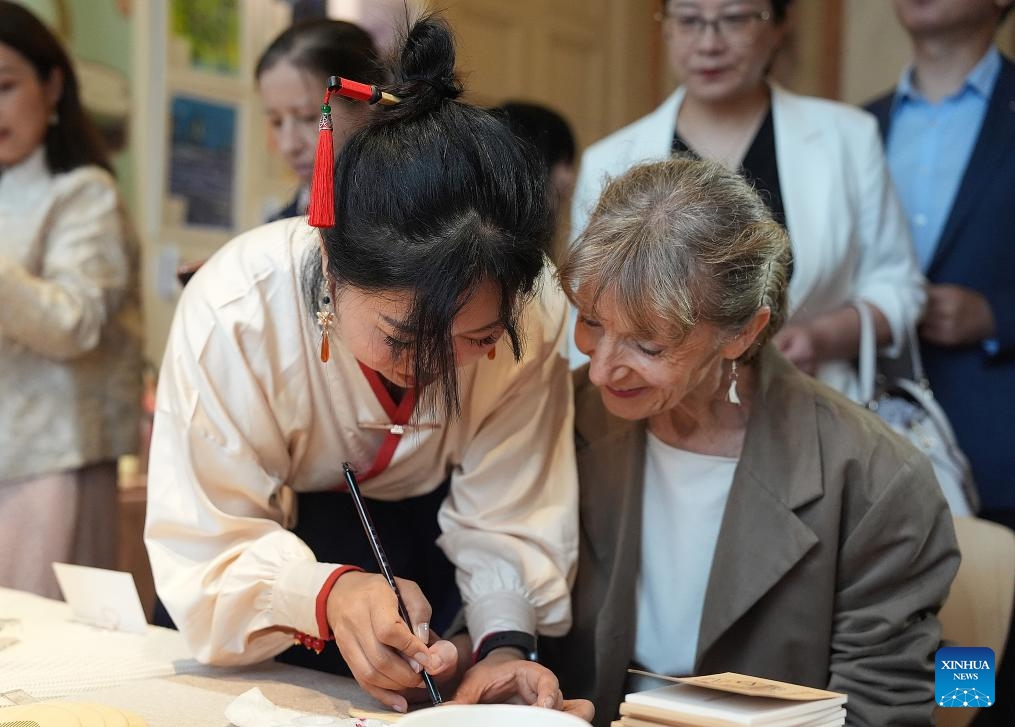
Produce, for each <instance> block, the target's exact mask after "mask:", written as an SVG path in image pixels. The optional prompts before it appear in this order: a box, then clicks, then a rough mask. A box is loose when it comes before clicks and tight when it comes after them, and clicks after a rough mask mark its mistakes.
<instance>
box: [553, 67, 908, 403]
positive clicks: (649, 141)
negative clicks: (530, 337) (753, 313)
mask: <svg viewBox="0 0 1015 727" xmlns="http://www.w3.org/2000/svg"><path fill="white" fill-rule="evenodd" d="M683 99H684V89H683V87H681V88H678V89H677V90H676V91H675V92H674V93H673V95H671V96H670V97H669V98H668V99H666V101H664V102H663V103H662V105H660V106H659V107H658V108H657V109H656V110H655V111H653V112H652V113H650V114H648V115H647V116H644V117H642V118H641V119H639V120H637V121H635V122H634V123H633V124H630V125H629V126H626V127H624V128H623V129H620V130H619V131H617V132H615V133H613V134H611V135H610V136H608V137H606V138H605V139H602V140H601V141H598V142H596V143H595V144H593V145H592V146H590V147H589V148H588V149H587V150H586V151H585V154H584V155H583V156H582V165H581V173H580V174H579V176H578V182H577V184H576V186H575V195H574V200H573V204H572V213H571V218H572V229H573V230H574V234H575V236H577V235H578V234H580V233H581V232H582V230H584V229H585V226H586V225H587V224H588V219H589V215H590V213H591V211H592V208H593V206H594V205H595V203H596V201H597V200H598V198H599V193H600V191H601V190H602V189H603V186H604V185H605V183H606V180H607V178H608V177H612V176H618V175H620V174H623V173H624V172H625V171H627V170H628V169H630V168H631V167H632V166H634V165H635V164H637V163H638V162H642V161H652V160H661V159H666V158H668V157H669V156H670V153H671V152H670V147H671V144H672V142H673V132H674V129H675V128H676V123H677V113H678V112H679V110H680V104H681V103H682V102H683ZM772 122H773V126H774V129H775V153H776V161H777V164H778V167H779V187H780V191H781V192H782V201H783V206H784V208H785V210H786V227H787V229H788V230H789V236H790V242H791V245H792V248H793V276H792V278H791V280H790V284H789V314H790V315H789V317H788V320H787V323H788V324H793V323H804V322H806V321H809V320H811V319H813V318H816V317H818V316H821V315H823V314H825V313H828V312H830V311H833V310H836V309H838V308H840V307H841V306H843V305H845V304H846V303H848V302H849V301H851V300H854V299H856V298H862V299H864V300H866V301H868V302H870V303H872V304H874V305H875V306H877V307H878V309H879V310H880V311H881V312H882V313H884V315H885V318H887V319H888V323H889V325H890V326H891V329H892V341H893V343H892V345H891V346H888V347H886V348H885V350H883V351H882V354H883V355H886V356H891V357H895V356H898V355H899V352H900V351H901V346H902V344H903V343H905V341H906V325H907V324H909V325H912V324H915V322H916V320H917V319H918V318H919V316H920V311H921V309H922V307H923V302H924V299H925V297H926V296H925V293H924V290H923V276H922V275H921V273H920V270H919V267H918V265H917V263H916V257H915V255H914V253H913V246H912V243H911V241H910V237H909V227H908V225H907V223H906V218H905V216H904V214H903V211H902V208H901V206H900V205H899V201H898V199H897V197H896V195H895V190H894V188H893V187H892V181H891V178H890V176H889V173H888V166H887V164H886V162H885V156H884V152H883V150H882V146H881V137H880V135H879V134H878V127H877V121H876V120H875V119H874V117H873V116H871V115H870V114H868V113H867V112H865V111H861V110H859V109H856V108H853V107H851V106H847V105H845V104H841V103H836V102H834V101H826V100H824V99H817V98H809V97H806V96H798V95H796V94H794V93H790V92H789V91H786V90H785V89H782V88H780V87H778V86H773V87H772ZM574 360H575V361H576V362H577V361H579V360H580V356H576V357H575V358H574ZM818 378H820V379H821V380H822V381H824V382H825V383H826V384H828V385H829V386H832V387H833V388H835V389H837V390H839V391H841V392H843V393H845V394H846V395H847V396H850V397H853V398H856V397H857V396H858V394H859V392H858V391H857V385H856V370H855V367H854V366H853V363H852V362H851V361H830V362H826V363H824V364H823V365H822V366H821V367H819V369H818Z"/></svg>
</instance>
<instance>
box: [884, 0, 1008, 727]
mask: <svg viewBox="0 0 1015 727" xmlns="http://www.w3.org/2000/svg"><path fill="white" fill-rule="evenodd" d="M1011 9H1012V0H931V1H930V2H928V1H927V0H923V1H922V2H916V0H895V12H896V15H898V18H899V21H900V22H901V23H902V26H903V27H904V28H905V29H906V32H907V33H909V35H910V37H911V39H912V41H913V62H912V64H911V65H910V66H909V67H908V68H906V69H905V70H904V71H903V73H902V76H901V78H900V79H899V84H898V86H896V88H895V89H894V90H893V91H892V92H891V93H888V94H886V95H884V96H882V97H881V98H879V99H877V100H876V101H874V102H872V103H871V104H870V105H869V106H868V109H869V110H870V111H871V112H872V113H874V115H875V116H877V118H878V121H879V122H880V123H881V129H882V132H883V133H884V136H885V149H886V151H887V155H888V163H889V165H890V167H891V170H892V176H893V178H894V180H895V185H896V187H897V188H898V190H899V196H900V198H901V200H902V205H903V207H904V208H905V210H906V215H907V218H908V220H909V226H910V230H911V231H912V234H913V241H914V243H915V245H916V251H917V256H918V258H919V261H920V265H921V267H922V268H923V271H924V274H925V275H926V276H927V279H928V281H929V283H930V287H929V288H928V298H927V308H926V310H925V311H924V314H923V318H922V320H921V321H920V329H919V332H920V353H921V354H922V356H923V365H924V368H925V371H926V375H927V378H928V379H929V380H930V384H931V386H932V387H933V389H934V393H935V396H936V397H937V399H938V401H940V402H941V406H942V407H943V408H944V410H945V412H946V413H947V414H948V418H949V420H950V421H951V423H952V426H953V427H954V428H955V435H956V437H957V438H958V440H959V445H960V446H961V447H962V449H963V451H964V452H965V453H966V455H967V456H968V457H969V463H970V465H972V468H973V479H974V480H975V481H976V486H977V489H978V490H979V493H980V502H981V503H982V509H981V511H980V512H979V515H980V517H983V518H987V519H989V520H994V521H996V522H999V523H1002V524H1004V525H1007V526H1008V527H1010V528H1015V448H1013V447H1012V436H1011V424H1010V420H1011V412H1012V407H1013V405H1015V206H1013V205H1012V203H1011V197H1012V189H1015V153H1013V152H1012V140H1013V139H1015V65H1013V64H1012V61H1011V60H1010V59H1008V58H1006V57H1005V56H1003V55H1001V53H1000V52H999V51H998V49H997V46H996V45H995V44H994V36H995V35H996V34H997V29H998V26H999V25H1000V24H1001V21H1002V20H1003V19H1004V18H1005V17H1006V16H1007V15H1008V13H1009V12H1010V11H1011ZM1012 642H1013V639H1012V637H1011V631H1009V636H1008V646H1007V648H1006V650H1005V652H1004V655H1003V658H1002V655H1001V654H998V657H999V660H1001V661H1002V664H1001V670H1000V671H999V672H998V674H997V687H998V693H999V694H1008V695H1012V694H1015V675H1013V674H1015V672H1013V668H1015V661H1013V660H1015V655H1013V653H1012V651H1013V650H1012ZM975 724H976V725H978V726H980V725H984V726H986V725H1012V724H1015V702H1013V701H1012V700H1011V699H1002V700H999V701H998V702H997V703H996V704H995V705H994V706H993V707H991V708H990V709H983V710H980V714H979V715H977V717H976V722H975Z"/></svg>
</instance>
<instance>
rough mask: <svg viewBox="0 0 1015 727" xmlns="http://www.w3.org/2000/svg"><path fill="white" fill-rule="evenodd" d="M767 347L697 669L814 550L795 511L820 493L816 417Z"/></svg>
mask: <svg viewBox="0 0 1015 727" xmlns="http://www.w3.org/2000/svg"><path fill="white" fill-rule="evenodd" d="M801 375H802V374H799V373H797V372H796V371H794V370H793V369H792V367H791V365H790V364H789V363H788V362H786V360H785V359H783V358H782V357H781V356H779V355H778V354H777V353H776V352H775V351H774V350H773V349H772V348H771V347H768V348H766V349H765V350H763V351H762V354H761V357H760V367H759V377H758V388H757V392H756V394H755V399H754V403H753V404H752V411H751V418H750V420H749V421H748V424H747V434H746V436H745V439H744V448H743V453H742V454H741V458H740V464H738V465H737V469H736V473H735V474H734V476H733V486H732V488H731V489H730V496H729V501H728V503H727V505H726V512H725V514H724V515H723V522H722V525H721V527H720V531H719V541H718V544H717V546H716V551H715V557H714V559H713V561H712V571H711V574H710V575H709V580H708V587H707V589H706V592H705V604H704V609H703V611H702V620H701V629H700V631H699V635H698V649H697V657H696V665H697V664H700V663H701V661H702V659H703V658H704V656H705V654H706V653H707V652H708V650H709V649H710V648H712V647H713V646H714V645H715V644H716V643H717V642H718V641H719V639H720V638H721V637H722V635H723V634H724V633H725V632H726V631H727V630H728V629H729V628H730V627H731V626H732V625H733V624H734V623H735V622H736V621H737V620H738V619H739V618H740V617H741V616H743V615H744V614H745V613H746V612H747V611H748V609H750V608H751V607H752V606H753V605H754V604H755V603H757V601H758V600H759V599H760V598H761V597H762V596H764V595H765V593H767V592H768V591H769V589H771V588H772V586H774V585H775V584H776V583H778V582H779V581H780V580H781V579H782V578H783V576H785V575H786V573H787V572H789V571H790V569H792V568H793V566H794V565H795V564H796V563H797V562H799V561H800V559H801V558H803V557H804V555H806V554H807V552H808V551H809V550H810V549H811V548H813V547H814V546H815V545H816V544H817V542H818V537H817V535H815V534H814V532H813V531H812V530H811V529H810V528H809V527H807V526H806V525H805V524H804V523H803V522H802V521H801V520H800V519H799V518H798V517H797V515H796V513H795V512H794V510H795V509H797V508H799V507H801V506H803V505H804V504H806V503H808V502H811V501H813V500H815V499H816V498H818V497H820V496H821V494H822V491H823V485H822V481H821V463H820V458H819V443H818V440H817V415H816V411H815V407H814V401H813V399H812V398H811V397H810V396H809V395H808V394H807V390H806V389H804V390H801V389H800V387H792V386H787V385H786V383H787V381H788V380H789V379H790V378H791V377H793V376H801Z"/></svg>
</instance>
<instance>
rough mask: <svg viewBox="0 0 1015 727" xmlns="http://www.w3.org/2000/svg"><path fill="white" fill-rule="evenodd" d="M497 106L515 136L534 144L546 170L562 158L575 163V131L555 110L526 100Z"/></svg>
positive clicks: (562, 160) (564, 161)
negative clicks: (572, 131)
mask: <svg viewBox="0 0 1015 727" xmlns="http://www.w3.org/2000/svg"><path fill="white" fill-rule="evenodd" d="M494 110H495V111H497V112H498V113H500V114H501V115H502V116H503V118H504V121H505V122H506V123H507V125H508V126H509V127H511V131H513V132H514V133H515V136H517V137H519V138H521V139H524V140H525V141H526V142H527V143H529V144H531V145H532V147H533V148H534V149H535V150H536V152H537V153H538V154H539V156H540V158H541V159H542V160H543V164H544V166H545V167H546V170H547V172H549V171H550V170H551V169H552V168H553V166H554V165H555V164H558V163H560V162H563V163H565V164H574V158H575V143H574V134H572V133H571V127H570V126H569V125H568V123H567V121H566V120H565V119H564V117H563V116H561V115H560V114H558V113H557V112H556V111H554V110H552V109H550V108H547V107H546V106H541V105H540V104H534V103H527V102H524V101H507V102H505V103H503V104H501V105H500V106H498V107H497V108H496V109H494Z"/></svg>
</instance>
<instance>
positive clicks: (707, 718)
mask: <svg viewBox="0 0 1015 727" xmlns="http://www.w3.org/2000/svg"><path fill="white" fill-rule="evenodd" d="M652 676H657V675H652ZM662 678H664V679H666V680H667V681H673V682H676V683H674V684H670V685H668V686H665V687H660V688H659V689H650V690H648V691H644V692H633V693H631V694H628V695H627V698H626V699H625V700H624V703H623V704H621V705H620V715H621V716H620V719H619V720H617V721H615V722H613V725H612V727H659V726H660V725H661V726H663V727H739V726H740V725H758V726H759V727H838V726H839V725H843V724H845V722H846V709H845V707H844V705H845V703H846V695H845V694H838V693H837V692H829V691H825V690H823V689H812V688H810V687H801V686H798V685H796V684H787V683H786V682H777V681H773V680H771V679H760V678H758V677H751V676H746V675H743V674H733V673H726V674H711V675H708V676H700V677H687V678H680V679H675V678H672V677H662Z"/></svg>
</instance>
